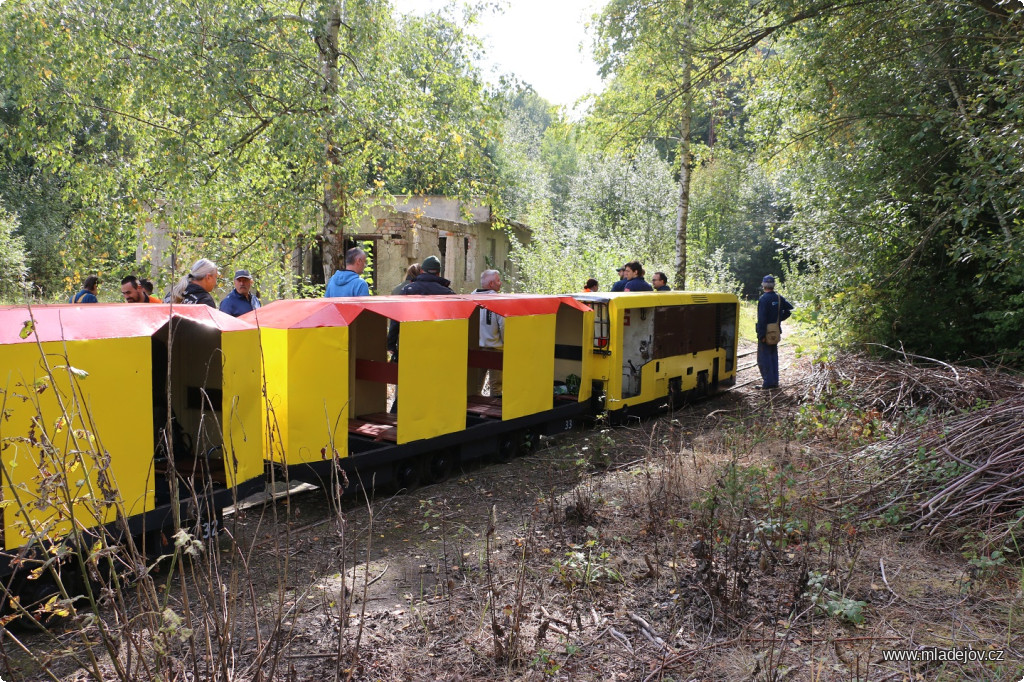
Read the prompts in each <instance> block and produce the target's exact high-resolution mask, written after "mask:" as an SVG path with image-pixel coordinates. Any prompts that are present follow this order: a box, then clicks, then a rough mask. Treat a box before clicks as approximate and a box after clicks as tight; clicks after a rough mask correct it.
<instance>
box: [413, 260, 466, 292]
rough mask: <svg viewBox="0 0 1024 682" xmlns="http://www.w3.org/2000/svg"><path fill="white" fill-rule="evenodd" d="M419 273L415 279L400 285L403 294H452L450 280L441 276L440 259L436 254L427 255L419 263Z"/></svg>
mask: <svg viewBox="0 0 1024 682" xmlns="http://www.w3.org/2000/svg"><path fill="white" fill-rule="evenodd" d="M420 270H421V271H422V272H420V274H418V275H416V279H414V280H413V281H411V282H409V283H408V284H406V285H405V286H404V287H402V291H401V293H402V295H403V296H438V295H443V294H454V293H455V292H454V291H452V290H451V288H450V285H451V282H449V281H448V280H446V279H445V278H444V277H441V261H440V260H438V258H437V256H427V257H426V258H424V259H423V262H422V263H420Z"/></svg>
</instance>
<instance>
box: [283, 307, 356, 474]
mask: <svg viewBox="0 0 1024 682" xmlns="http://www.w3.org/2000/svg"><path fill="white" fill-rule="evenodd" d="M288 339H289V343H288V366H289V368H290V370H291V371H290V375H289V378H288V402H289V405H288V429H289V438H288V440H287V441H286V442H287V444H288V445H287V447H288V449H287V453H286V454H287V458H288V463H289V464H297V463H306V462H319V461H321V460H323V459H325V458H329V457H331V448H332V447H333V448H334V450H336V451H337V452H338V456H339V457H347V456H348V420H349V394H348V390H349V380H348V377H349V360H348V343H349V329H348V327H321V328H318V329H292V330H291V331H290V332H289V336H288Z"/></svg>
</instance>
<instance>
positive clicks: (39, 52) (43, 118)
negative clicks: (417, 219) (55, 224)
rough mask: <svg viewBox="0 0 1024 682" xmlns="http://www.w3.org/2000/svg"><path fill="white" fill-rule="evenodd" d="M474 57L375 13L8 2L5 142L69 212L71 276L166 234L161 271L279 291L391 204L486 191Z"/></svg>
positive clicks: (280, 3)
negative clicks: (238, 266) (293, 259)
mask: <svg viewBox="0 0 1024 682" xmlns="http://www.w3.org/2000/svg"><path fill="white" fill-rule="evenodd" d="M474 49H475V48H474V47H473V45H472V42H471V41H470V40H469V39H468V38H467V37H466V35H465V33H464V31H463V30H462V29H461V28H459V27H458V25H457V24H456V23H455V21H454V20H453V19H448V18H445V17H443V16H441V15H437V14H433V15H429V16H427V17H425V18H415V19H406V20H403V21H397V22H396V21H395V20H394V18H393V17H392V16H391V13H390V8H389V6H388V5H387V4H386V3H380V2H372V1H369V0H358V1H356V2H346V3H338V2H329V1H327V0H323V1H321V2H315V3H312V4H309V3H300V2H293V1H291V0H274V1H272V2H269V3H251V2H244V1H243V2H230V3H224V2H219V1H218V0H201V1H200V2H198V3H196V2H190V3H181V2H177V1H174V2H170V3H166V2H152V1H144V2H142V3H141V4H140V3H139V2H134V1H133V2H126V1H125V0H115V1H114V2H111V3H107V4H106V5H105V6H104V8H103V11H102V12H97V11H95V5H94V4H93V3H87V2H82V1H72V2H52V1H48V0H15V1H14V2H9V3H6V4H5V5H3V7H2V8H0V59H2V60H3V62H4V64H5V69H4V71H3V75H2V76H0V79H2V80H0V88H5V89H6V91H7V92H9V93H10V98H11V105H10V106H11V108H12V109H14V110H16V111H17V116H16V117H13V119H11V120H8V121H5V128H4V130H5V133H4V140H5V142H4V144H5V146H6V147H7V150H8V154H9V158H11V159H13V160H14V161H18V160H21V159H31V162H32V163H33V164H37V165H38V166H39V167H40V168H42V169H45V171H46V172H48V173H51V174H54V175H55V176H57V177H60V178H62V181H63V182H64V183H65V185H64V188H63V191H64V194H65V195H66V196H69V197H73V198H74V199H75V201H74V202H72V205H73V206H74V214H73V215H72V216H71V220H70V221H69V224H70V228H71V229H70V230H69V233H68V234H67V235H66V249H65V254H64V256H65V259H66V262H67V266H68V267H69V268H70V269H72V270H78V269H91V270H99V271H104V270H109V269H117V268H125V267H133V266H130V265H129V264H131V263H133V261H134V257H135V253H136V250H137V247H138V246H139V245H140V243H143V242H144V239H143V238H142V237H141V236H140V233H141V231H142V228H143V226H144V225H145V224H146V223H147V222H150V223H153V224H162V225H163V226H164V227H165V228H166V230H167V232H168V233H169V235H170V237H171V242H172V243H171V246H172V252H173V257H172V260H171V262H170V263H166V264H160V265H161V266H162V267H163V268H166V269H168V270H173V269H175V268H174V264H175V263H183V262H191V261H192V260H193V258H194V257H196V256H199V255H204V256H209V257H211V258H214V259H215V260H217V261H218V262H220V263H222V264H223V265H225V267H228V266H229V265H231V264H233V263H235V262H238V261H239V260H240V259H244V262H245V264H246V265H247V266H248V267H249V268H250V269H251V270H254V271H256V272H258V273H260V274H261V282H263V283H264V284H267V283H269V282H272V281H276V282H277V287H278V288H279V293H287V292H289V291H291V290H292V289H291V283H290V282H289V280H288V275H287V273H288V271H289V269H290V268H289V262H288V255H289V252H290V250H291V249H292V248H293V247H294V246H295V244H296V242H300V243H301V242H302V241H306V240H309V239H310V238H311V237H312V236H313V235H316V234H317V233H318V232H321V231H327V232H328V233H331V234H333V233H334V232H335V231H341V230H344V229H345V228H347V227H351V226H352V225H354V224H355V222H356V221H357V220H358V218H359V216H360V212H361V211H362V210H365V209H366V208H367V207H368V205H369V204H372V203H373V202H374V201H376V200H377V199H378V198H380V197H383V196H385V195H386V194H387V193H388V192H389V191H394V192H398V191H407V192H431V193H434V192H436V193H445V194H452V195H455V196H470V195H486V194H488V193H489V192H490V191H491V182H490V170H489V169H490V161H489V158H488V157H487V155H486V153H485V151H486V144H487V143H486V141H487V139H489V137H490V136H492V135H493V132H492V130H493V127H494V119H493V117H492V116H491V115H490V114H489V113H488V110H487V105H486V97H485V92H484V90H483V87H482V84H481V82H480V79H479V78H478V76H477V72H476V68H475V67H474V66H473V65H472V63H471V61H470V58H471V56H472V54H473V50H474ZM257 243H259V244H261V245H271V246H273V245H277V248H260V249H255V248H253V247H254V246H255V245H256V244H257ZM328 266H333V263H331V264H328ZM171 278H172V273H170V272H168V273H166V274H165V276H164V277H163V279H164V280H169V279H171Z"/></svg>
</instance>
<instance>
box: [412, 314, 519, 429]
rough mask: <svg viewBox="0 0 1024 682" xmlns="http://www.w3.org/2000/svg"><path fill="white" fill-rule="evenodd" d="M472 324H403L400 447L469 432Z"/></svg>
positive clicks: (464, 321) (445, 321)
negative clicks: (468, 347) (467, 428)
mask: <svg viewBox="0 0 1024 682" xmlns="http://www.w3.org/2000/svg"><path fill="white" fill-rule="evenodd" d="M506 322H507V320H506ZM468 324H469V322H468V320H428V321H425V322H403V323H402V327H401V356H400V360H399V362H398V442H399V443H408V442H410V441H414V440H420V439H421V438H433V437H434V436H441V435H444V434H446V433H454V432H456V431H462V430H463V429H465V428H466V374H467V361H468V355H467V339H468V338H469V335H468V330H469V327H468Z"/></svg>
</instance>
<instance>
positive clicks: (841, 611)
mask: <svg viewBox="0 0 1024 682" xmlns="http://www.w3.org/2000/svg"><path fill="white" fill-rule="evenodd" d="M828 583H829V576H828V575H827V574H825V573H821V572H819V571H811V572H810V573H809V574H808V576H807V591H806V592H804V595H803V596H805V597H807V598H809V599H810V600H811V603H812V604H814V606H815V607H817V608H818V610H820V611H821V612H822V613H824V614H825V615H827V616H829V617H830V618H838V619H840V620H844V621H846V622H847V623H852V624H853V625H862V624H863V623H864V607H866V606H867V605H868V604H867V602H864V601H857V600H854V599H850V598H848V597H846V596H845V595H843V594H842V593H840V592H837V591H835V590H832V589H829V587H828Z"/></svg>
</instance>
